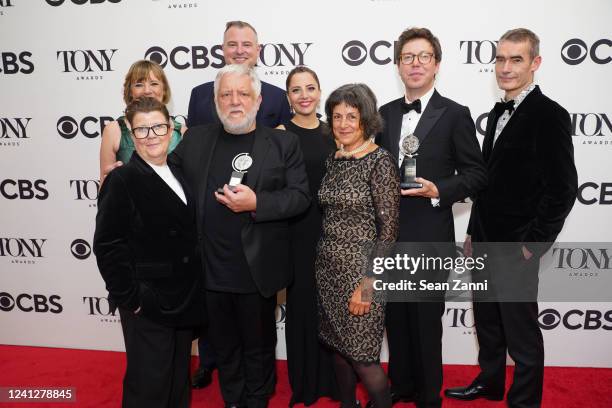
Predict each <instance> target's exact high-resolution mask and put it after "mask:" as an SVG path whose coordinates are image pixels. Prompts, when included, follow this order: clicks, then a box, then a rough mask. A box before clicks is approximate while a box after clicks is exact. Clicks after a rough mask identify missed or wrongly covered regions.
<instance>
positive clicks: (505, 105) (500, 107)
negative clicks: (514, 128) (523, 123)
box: [493, 100, 514, 118]
mask: <svg viewBox="0 0 612 408" xmlns="http://www.w3.org/2000/svg"><path fill="white" fill-rule="evenodd" d="M493 110H494V111H495V115H496V116H497V117H498V118H499V117H500V116H501V115H503V114H504V112H505V111H508V113H509V114H511V115H512V112H514V100H510V101H508V102H497V103H496V104H495V107H494V108H493Z"/></svg>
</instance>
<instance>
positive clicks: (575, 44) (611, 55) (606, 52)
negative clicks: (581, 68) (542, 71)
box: [561, 38, 612, 65]
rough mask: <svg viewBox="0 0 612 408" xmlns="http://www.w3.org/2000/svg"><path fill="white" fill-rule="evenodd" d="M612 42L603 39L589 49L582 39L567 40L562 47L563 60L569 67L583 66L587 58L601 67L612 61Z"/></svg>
mask: <svg viewBox="0 0 612 408" xmlns="http://www.w3.org/2000/svg"><path fill="white" fill-rule="evenodd" d="M611 48H612V40H609V39H607V38H603V39H601V40H597V41H595V42H594V43H593V45H591V47H589V46H588V45H587V43H586V42H584V41H583V40H581V39H580V38H572V39H571V40H567V41H566V42H565V44H563V46H562V47H561V59H563V61H565V63H566V64H568V65H578V64H581V63H582V62H583V61H584V60H585V59H586V58H587V57H591V60H592V61H593V62H594V63H596V64H599V65H603V64H608V63H609V62H610V61H612V49H611Z"/></svg>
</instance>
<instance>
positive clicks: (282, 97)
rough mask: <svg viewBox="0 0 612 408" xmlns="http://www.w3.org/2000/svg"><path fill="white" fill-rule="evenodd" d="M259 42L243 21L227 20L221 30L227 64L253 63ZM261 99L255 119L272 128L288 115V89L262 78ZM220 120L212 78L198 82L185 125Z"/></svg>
mask: <svg viewBox="0 0 612 408" xmlns="http://www.w3.org/2000/svg"><path fill="white" fill-rule="evenodd" d="M260 50H261V46H260V45H259V43H258V41H257V31H255V28H254V27H253V26H252V25H250V24H249V23H247V22H244V21H229V22H228V23H227V24H226V25H225V33H224V34H223V57H224V58H225V63H226V64H246V65H247V66H249V67H251V68H252V67H254V66H255V64H257V58H258V56H259V51H260ZM261 97H262V102H261V106H260V107H259V110H258V111H257V123H258V124H260V125H263V126H268V127H271V128H275V127H277V126H278V125H280V124H283V123H286V122H288V121H289V120H290V119H291V114H290V112H289V103H288V101H287V93H286V92H285V91H284V90H282V89H281V88H279V87H277V86H274V85H272V84H269V83H267V82H263V81H262V82H261ZM208 123H219V117H218V116H217V111H216V109H215V101H214V95H213V82H212V81H211V82H206V83H204V84H201V85H198V86H196V87H195V88H193V90H192V91H191V98H190V99H189V111H188V114H187V125H188V126H189V127H192V126H197V125H205V124H208Z"/></svg>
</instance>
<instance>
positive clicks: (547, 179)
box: [445, 28, 578, 408]
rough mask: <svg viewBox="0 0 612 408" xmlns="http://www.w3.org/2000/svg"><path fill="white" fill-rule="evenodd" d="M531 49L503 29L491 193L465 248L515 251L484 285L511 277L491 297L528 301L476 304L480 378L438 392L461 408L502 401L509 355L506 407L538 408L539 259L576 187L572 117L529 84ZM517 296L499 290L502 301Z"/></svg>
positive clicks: (482, 198) (489, 152) (482, 200)
mask: <svg viewBox="0 0 612 408" xmlns="http://www.w3.org/2000/svg"><path fill="white" fill-rule="evenodd" d="M539 43H540V41H539V39H538V37H537V36H536V35H535V34H534V33H533V32H531V31H530V30H527V29H523V28H519V29H514V30H510V31H508V32H506V33H505V34H504V35H503V36H502V37H501V38H500V40H499V43H498V46H497V54H496V62H495V75H496V78H497V84H498V86H499V87H500V88H501V89H502V90H504V92H505V95H504V100H503V101H502V102H499V103H497V104H495V108H494V109H493V110H491V112H489V116H488V120H487V129H486V135H485V139H484V143H483V155H484V159H485V162H486V164H487V172H488V177H489V185H488V187H487V189H486V190H484V191H483V192H481V193H479V194H478V196H477V198H476V200H475V202H474V206H473V207H472V214H471V217H470V224H469V227H468V236H467V237H466V247H465V248H466V252H467V253H470V252H471V242H472V241H474V243H475V244H474V249H475V250H476V249H477V248H476V243H477V242H489V243H495V242H514V243H518V245H516V250H515V251H514V252H515V253H514V254H512V256H513V257H512V258H511V259H508V258H507V257H506V258H504V259H503V260H505V262H504V265H499V264H497V265H496V267H495V268H490V270H489V271H488V276H490V277H491V278H494V277H495V276H499V275H500V274H503V273H511V274H512V275H511V276H512V279H508V281H507V282H501V284H502V285H503V286H500V288H499V289H504V287H509V286H510V285H512V286H514V287H516V286H517V285H516V283H513V282H512V281H515V280H516V279H517V277H521V282H520V284H519V285H518V286H520V288H522V289H521V292H523V291H524V288H530V289H531V292H530V293H531V298H530V299H524V300H523V301H514V302H513V301H512V300H513V299H512V298H506V299H500V301H499V302H476V301H475V302H474V319H475V324H476V333H477V336H478V343H479V346H480V350H479V352H478V362H479V364H480V369H481V372H480V374H479V375H478V377H477V378H476V379H475V380H474V381H473V382H472V384H470V385H469V386H467V387H459V388H451V389H448V390H446V391H445V394H446V396H448V397H451V398H457V399H462V400H473V399H476V398H487V399H492V400H501V399H503V397H504V389H505V388H504V387H505V374H506V351H508V352H509V354H510V356H511V357H512V359H513V360H514V362H515V369H514V380H513V383H512V386H511V387H510V391H509V392H508V406H510V407H513V408H519V407H521V408H528V407H529V408H533V407H540V406H541V402H542V383H543V377H544V343H543V340H542V333H541V331H540V328H539V326H538V304H537V285H538V269H539V258H540V256H541V255H542V254H543V252H545V251H546V250H547V249H548V248H549V247H550V246H551V245H552V243H553V242H554V241H555V239H556V238H557V235H558V234H559V232H560V231H561V229H562V228H563V224H564V222H565V218H566V217H567V215H568V214H569V212H570V210H571V209H572V206H573V205H574V200H575V198H576V191H577V183H578V181H577V178H578V177H577V174H576V167H575V165H574V153H573V145H572V139H571V132H570V116H569V114H568V113H567V111H566V110H565V109H563V107H561V106H560V105H559V104H558V103H556V102H554V101H552V100H551V99H549V98H547V97H546V96H544V95H543V94H542V91H540V88H539V87H538V86H537V85H535V84H534V82H533V81H534V73H535V71H536V70H537V69H538V68H539V66H540V63H541V61H542V58H541V57H540V55H539ZM488 245H489V246H488V248H489V250H491V249H494V248H493V246H492V245H491V244H488ZM498 281H499V279H498ZM504 283H505V285H504ZM518 295H520V293H508V292H507V291H506V295H505V296H513V297H518ZM475 300H477V297H475Z"/></svg>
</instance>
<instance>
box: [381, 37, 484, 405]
mask: <svg viewBox="0 0 612 408" xmlns="http://www.w3.org/2000/svg"><path fill="white" fill-rule="evenodd" d="M441 58H442V50H441V47H440V43H439V41H438V39H437V38H436V37H435V36H434V35H433V34H432V33H431V32H430V31H429V30H428V29H426V28H410V29H407V30H405V31H404V32H403V33H402V34H401V35H400V37H399V39H398V44H397V48H396V60H397V67H398V71H399V75H400V77H401V79H402V82H403V83H404V86H405V95H404V96H402V97H401V98H399V99H396V100H394V101H392V102H389V103H387V104H386V105H384V106H382V107H381V108H380V113H381V115H382V117H383V119H384V122H385V129H384V131H383V132H382V134H380V135H378V137H377V142H376V143H378V144H379V145H380V146H382V147H384V148H385V149H387V150H388V151H389V152H390V153H391V155H392V156H393V157H395V158H396V159H397V160H398V165H401V163H402V160H403V158H404V157H403V154H401V152H400V148H399V146H400V145H401V143H402V141H403V140H404V138H406V137H408V136H409V135H410V134H414V135H415V136H416V137H417V138H418V139H419V141H420V147H419V148H418V150H417V154H418V156H417V157H416V161H417V166H416V173H417V174H416V175H417V176H419V177H418V178H417V181H418V182H420V183H422V185H423V187H422V188H416V189H411V190H402V192H401V193H402V199H401V202H400V235H399V239H398V243H399V242H404V243H406V242H410V243H425V244H423V245H421V244H416V245H417V247H418V253H415V254H409V255H413V256H419V255H420V253H421V250H423V251H425V254H426V255H430V256H446V255H447V254H442V253H440V251H442V252H446V251H445V248H443V247H448V249H449V251H451V253H450V254H448V255H452V251H453V248H454V242H455V229H454V221H453V212H452V206H453V204H454V203H455V202H457V201H461V200H463V199H465V198H467V197H469V196H472V195H473V194H475V193H476V192H477V191H479V190H481V189H483V188H484V186H485V184H486V175H485V168H484V163H483V160H482V155H481V153H480V148H479V145H478V140H477V138H476V128H475V126H474V122H473V121H472V118H471V116H470V112H469V109H468V108H467V107H465V106H462V105H459V104H458V103H456V102H454V101H452V100H450V99H447V98H445V97H443V96H441V95H440V94H439V93H438V92H437V91H436V90H435V88H434V82H435V76H436V74H437V72H438V69H439V67H440V60H441ZM432 242H435V243H448V244H436V245H434V246H431V245H428V244H427V243H432ZM434 247H435V248H434ZM427 272H429V271H427ZM434 274H435V275H436V277H435V278H434V277H433V275H432V274H428V275H429V276H424V279H428V280H431V279H445V276H444V273H442V271H437V272H434ZM432 296H433V297H434V298H433V299H427V300H426V301H420V302H419V301H416V302H406V301H404V302H389V303H387V311H386V329H387V340H388V344H389V378H390V380H391V391H392V400H393V403H396V402H398V401H415V402H416V404H417V406H418V407H440V406H441V398H440V391H441V387H442V321H441V319H442V314H443V313H444V294H443V293H432Z"/></svg>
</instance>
